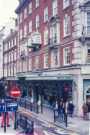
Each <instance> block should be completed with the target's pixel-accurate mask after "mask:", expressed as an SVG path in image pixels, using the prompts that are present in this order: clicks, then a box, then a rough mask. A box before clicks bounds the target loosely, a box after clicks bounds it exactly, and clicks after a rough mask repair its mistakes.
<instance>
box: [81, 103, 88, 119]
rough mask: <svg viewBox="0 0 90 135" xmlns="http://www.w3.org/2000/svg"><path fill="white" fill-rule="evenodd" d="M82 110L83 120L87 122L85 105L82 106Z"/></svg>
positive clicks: (86, 107)
mask: <svg viewBox="0 0 90 135" xmlns="http://www.w3.org/2000/svg"><path fill="white" fill-rule="evenodd" d="M82 109H83V118H84V119H85V120H87V113H88V106H87V104H86V103H84V104H83V106H82Z"/></svg>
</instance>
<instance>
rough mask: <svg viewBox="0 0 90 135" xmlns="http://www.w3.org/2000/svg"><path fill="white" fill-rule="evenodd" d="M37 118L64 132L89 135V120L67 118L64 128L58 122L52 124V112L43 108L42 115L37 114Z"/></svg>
mask: <svg viewBox="0 0 90 135" xmlns="http://www.w3.org/2000/svg"><path fill="white" fill-rule="evenodd" d="M38 117H39V118H40V119H43V120H46V121H48V122H50V123H53V124H55V125H56V126H60V127H62V128H64V129H66V130H71V131H74V132H77V133H79V134H80V135H90V133H89V132H90V120H83V118H80V117H72V118H71V117H68V126H67V127H65V124H61V123H60V122H55V123H54V115H53V111H51V110H50V109H49V110H48V109H47V108H44V110H43V114H41V113H39V114H38Z"/></svg>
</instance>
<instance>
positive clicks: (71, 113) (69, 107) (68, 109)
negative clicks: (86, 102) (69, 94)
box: [67, 101, 74, 117]
mask: <svg viewBox="0 0 90 135" xmlns="http://www.w3.org/2000/svg"><path fill="white" fill-rule="evenodd" d="M73 112H74V104H73V103H72V101H70V102H69V103H68V106H67V113H68V114H69V115H70V116H71V117H72V116H73Z"/></svg>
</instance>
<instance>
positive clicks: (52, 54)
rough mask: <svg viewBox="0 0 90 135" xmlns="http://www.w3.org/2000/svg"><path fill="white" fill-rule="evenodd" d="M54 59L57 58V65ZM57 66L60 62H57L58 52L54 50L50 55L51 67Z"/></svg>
mask: <svg viewBox="0 0 90 135" xmlns="http://www.w3.org/2000/svg"><path fill="white" fill-rule="evenodd" d="M56 57H57V63H56V61H55V59H56ZM59 64H60V62H59V50H58V49H55V50H53V51H52V53H51V67H58V66H59Z"/></svg>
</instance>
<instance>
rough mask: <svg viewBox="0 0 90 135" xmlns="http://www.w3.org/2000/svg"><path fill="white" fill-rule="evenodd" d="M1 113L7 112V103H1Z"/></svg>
mask: <svg viewBox="0 0 90 135" xmlns="http://www.w3.org/2000/svg"><path fill="white" fill-rule="evenodd" d="M0 112H5V103H0Z"/></svg>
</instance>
